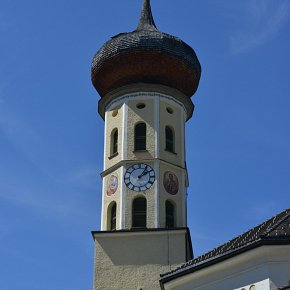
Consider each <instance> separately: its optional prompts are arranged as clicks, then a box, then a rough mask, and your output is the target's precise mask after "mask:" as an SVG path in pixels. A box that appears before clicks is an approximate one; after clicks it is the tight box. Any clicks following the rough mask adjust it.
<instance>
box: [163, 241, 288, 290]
mask: <svg viewBox="0 0 290 290" xmlns="http://www.w3.org/2000/svg"><path fill="white" fill-rule="evenodd" d="M289 280H290V246H262V247H259V248H257V249H253V250H250V251H248V252H246V253H244V254H240V255H238V256H236V257H234V258H231V259H228V260H226V261H223V262H220V263H219V264H216V265H213V266H210V267H207V268H205V269H201V270H199V271H196V272H194V273H191V274H188V275H185V276H183V277H180V278H178V279H175V280H173V281H171V282H169V283H166V284H165V289H166V290H169V289H170V290H171V289H178V290H193V289H194V290H242V289H245V290H249V287H250V286H251V285H257V288H256V290H276V289H277V288H278V287H283V286H286V285H288V281H289Z"/></svg>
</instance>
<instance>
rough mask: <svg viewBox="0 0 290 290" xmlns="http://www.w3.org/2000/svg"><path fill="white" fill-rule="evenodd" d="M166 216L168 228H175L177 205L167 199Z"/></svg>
mask: <svg viewBox="0 0 290 290" xmlns="http://www.w3.org/2000/svg"><path fill="white" fill-rule="evenodd" d="M165 213H166V214H165V216H166V221H165V225H166V227H167V228H174V226H175V221H174V215H175V206H174V204H173V203H172V202H171V201H169V200H166V203H165Z"/></svg>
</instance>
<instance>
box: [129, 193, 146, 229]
mask: <svg viewBox="0 0 290 290" xmlns="http://www.w3.org/2000/svg"><path fill="white" fill-rule="evenodd" d="M146 211H147V201H146V198H144V197H139V198H136V199H134V201H133V208H132V228H146V219H147V214H146Z"/></svg>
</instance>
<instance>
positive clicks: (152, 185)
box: [91, 0, 201, 290]
mask: <svg viewBox="0 0 290 290" xmlns="http://www.w3.org/2000/svg"><path fill="white" fill-rule="evenodd" d="M200 73H201V67H200V64H199V61H198V59H197V57H196V54H195V52H194V50H193V49H192V48H191V47H190V46H188V45H187V44H186V43H184V42H183V41H182V40H180V39H179V38H177V37H174V36H171V35H169V34H166V33H163V32H160V31H159V30H158V29H157V27H156V25H155V22H154V19H153V17H152V13H151V7H150V1H149V0H144V1H143V7H142V12H141V18H140V20H139V24H138V26H137V29H136V30H134V31H133V32H130V33H120V34H118V35H116V36H114V37H112V38H111V40H109V41H108V42H107V43H105V44H104V45H103V47H102V48H101V49H100V50H99V51H98V52H97V53H96V55H95V56H94V58H93V61H92V74H91V75H92V82H93V85H94V87H95V88H96V90H97V91H98V93H99V95H100V96H101V99H100V101H99V108H98V110H99V114H100V115H101V117H102V118H103V119H104V121H105V140H104V142H105V144H104V169H103V172H102V173H101V176H102V181H103V183H102V184H103V186H102V214H101V231H98V232H93V237H94V240H95V279H94V289H95V290H97V289H143V290H144V289H159V283H158V277H159V274H160V273H161V272H164V271H167V270H168V269H170V267H171V266H173V265H177V264H179V263H182V262H186V261H187V260H188V259H191V258H192V250H191V241H190V236H189V231H188V228H187V210H186V192H187V187H188V176H187V168H186V160H185V157H186V156H185V122H186V121H187V120H189V119H190V118H191V116H192V113H193V110H194V105H193V103H192V101H191V96H192V95H193V94H194V93H195V91H196V90H197V87H198V83H199V79H200ZM116 277H118V279H117V280H116ZM113 280H114V281H113ZM108 283H109V284H108Z"/></svg>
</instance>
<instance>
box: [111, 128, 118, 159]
mask: <svg viewBox="0 0 290 290" xmlns="http://www.w3.org/2000/svg"><path fill="white" fill-rule="evenodd" d="M117 152H118V129H117V128H115V129H114V130H113V131H112V134H111V155H114V154H116V153H117Z"/></svg>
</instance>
